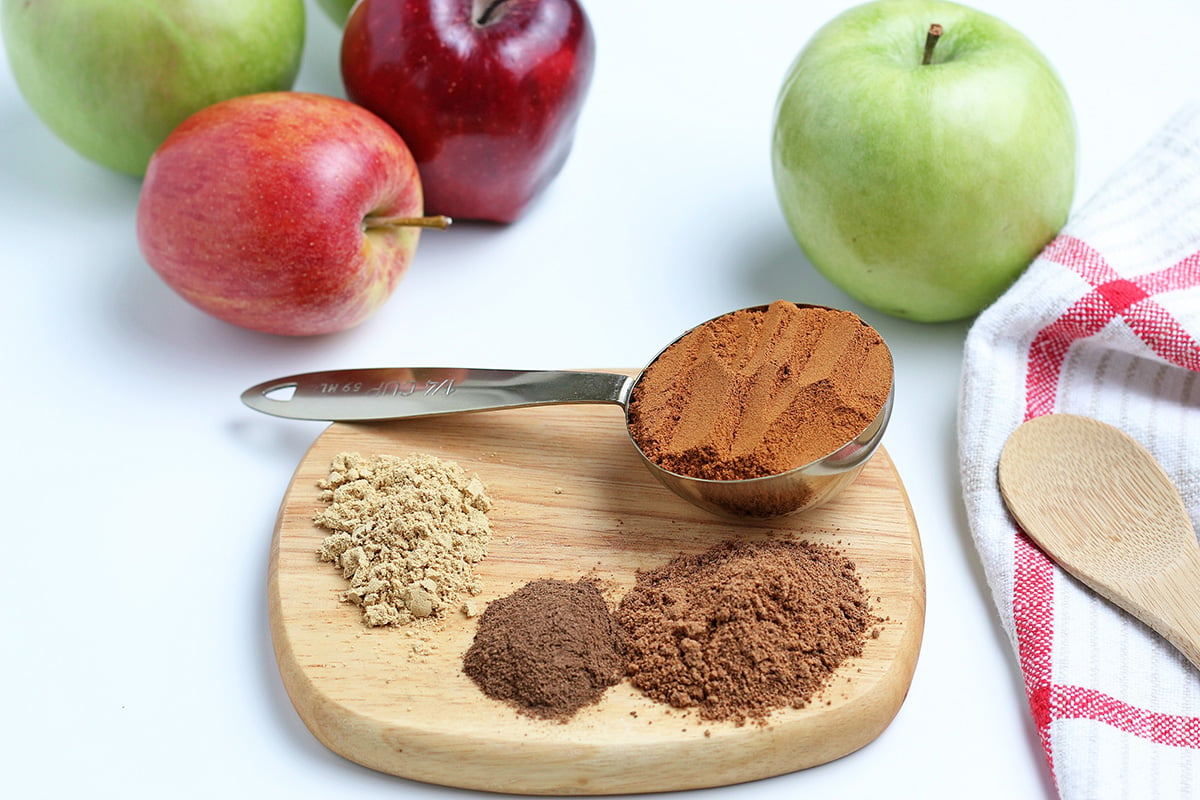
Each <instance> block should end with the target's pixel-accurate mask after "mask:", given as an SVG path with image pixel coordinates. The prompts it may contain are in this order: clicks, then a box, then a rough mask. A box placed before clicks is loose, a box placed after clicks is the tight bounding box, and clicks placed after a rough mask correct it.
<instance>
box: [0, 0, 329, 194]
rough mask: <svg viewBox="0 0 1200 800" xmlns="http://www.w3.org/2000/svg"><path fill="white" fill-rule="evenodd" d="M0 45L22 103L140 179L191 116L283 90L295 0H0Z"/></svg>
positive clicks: (299, 2) (298, 47) (290, 64)
mask: <svg viewBox="0 0 1200 800" xmlns="http://www.w3.org/2000/svg"><path fill="white" fill-rule="evenodd" d="M0 25H2V28H3V35H4V47H5V50H6V51H7V53H8V61H9V64H10V65H11V67H12V71H13V76H14V77H15V78H16V82H17V85H18V86H19V87H20V89H21V93H22V94H23V95H24V96H25V99H26V101H27V102H28V103H29V105H30V106H31V107H32V108H33V110H34V111H35V112H36V113H37V115H38V116H39V117H41V119H42V121H43V122H45V123H46V125H47V126H48V127H49V128H50V129H51V130H52V131H53V132H54V133H55V134H57V135H58V136H59V137H60V138H61V139H62V140H63V141H64V142H66V143H67V144H68V145H70V146H71V147H72V148H74V149H75V150H76V151H78V152H79V153H80V154H81V155H83V156H85V157H86V158H88V159H91V160H92V161H95V162H97V163H100V164H103V165H105V166H107V167H110V168H112V169H114V170H117V171H119V172H125V173H128V174H131V175H138V176H140V175H142V174H143V173H144V172H145V170H146V164H147V162H148V161H149V160H150V155H151V154H152V153H153V152H154V150H155V149H156V148H157V147H158V145H159V144H161V143H162V141H163V140H164V139H165V138H166V137H167V134H169V133H170V132H171V130H172V129H173V128H174V127H175V126H176V125H177V124H179V123H180V122H182V121H183V120H184V119H186V118H187V117H188V116H189V115H191V114H192V113H193V112H195V111H198V110H200V109H201V108H204V107H205V106H208V105H211V104H213V103H215V102H217V101H219V100H224V99H226V98H229V97H235V96H238V95H243V94H253V93H256V92H264V91H270V90H278V89H290V88H291V87H292V84H293V82H294V81H295V79H296V74H297V72H298V70H299V67H300V58H301V54H302V52H303V49H304V33H305V29H304V0H138V2H129V0H3V7H2V9H0Z"/></svg>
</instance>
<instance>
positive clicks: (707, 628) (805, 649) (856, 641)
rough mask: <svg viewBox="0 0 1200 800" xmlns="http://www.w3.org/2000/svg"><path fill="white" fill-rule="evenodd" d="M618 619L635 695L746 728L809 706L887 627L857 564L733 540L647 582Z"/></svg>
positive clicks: (676, 562)
mask: <svg viewBox="0 0 1200 800" xmlns="http://www.w3.org/2000/svg"><path fill="white" fill-rule="evenodd" d="M616 618H617V622H618V623H619V624H620V625H621V627H622V628H623V631H624V637H625V639H624V641H625V648H626V652H627V661H626V670H627V672H628V674H629V676H630V680H631V682H632V683H633V685H634V686H635V687H637V688H638V689H640V690H641V691H642V692H644V693H645V694H647V695H648V696H650V697H651V698H653V699H655V700H658V701H660V702H663V703H669V704H670V705H672V706H674V707H676V708H681V709H695V710H696V711H697V712H698V713H699V715H700V717H701V718H703V719H706V720H711V721H728V722H734V723H736V724H738V725H743V724H745V723H746V722H747V721H754V722H756V723H758V724H766V720H767V717H768V716H769V715H770V714H771V713H772V712H773V711H776V710H778V709H781V708H788V707H792V708H802V707H804V706H805V705H807V704H808V703H809V702H811V701H812V700H813V698H814V697H815V696H816V695H817V694H818V693H819V692H820V691H821V690H822V689H823V688H824V687H825V686H826V685H827V684H828V682H829V680H830V679H831V677H832V676H833V673H834V671H835V670H837V668H838V667H839V665H841V664H842V663H843V662H844V661H845V660H846V659H849V658H853V657H855V656H859V655H861V654H862V651H863V645H864V643H865V641H866V639H867V638H868V637H869V636H871V635H872V634H871V632H872V630H873V629H876V626H877V625H878V624H879V623H880V622H881V620H880V619H879V618H878V617H876V616H875V615H874V614H873V613H872V612H871V610H870V607H869V603H868V600H867V597H866V593H865V592H864V591H863V588H862V586H861V584H860V583H859V580H858V577H857V575H856V573H855V566H854V563H853V562H852V561H850V560H848V559H847V558H845V557H844V556H842V555H840V554H839V553H838V552H837V551H835V550H833V549H832V548H830V547H828V546H826V545H822V544H817V543H809V542H796V541H781V540H762V541H747V540H730V541H726V542H723V543H721V544H718V545H715V546H714V547H712V548H711V549H709V550H707V551H705V552H703V553H700V554H695V555H680V556H678V557H676V558H675V559H673V560H672V561H670V562H669V563H667V564H666V565H664V566H662V567H659V568H657V569H653V570H647V571H641V572H639V573H638V576H637V583H636V585H635V586H634V587H633V589H631V590H630V591H629V592H628V593H627V594H626V595H625V597H623V598H622V600H621V603H620V605H619V606H618V608H617V611H616ZM876 630H877V629H876Z"/></svg>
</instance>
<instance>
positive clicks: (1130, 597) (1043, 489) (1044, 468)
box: [999, 414, 1200, 668]
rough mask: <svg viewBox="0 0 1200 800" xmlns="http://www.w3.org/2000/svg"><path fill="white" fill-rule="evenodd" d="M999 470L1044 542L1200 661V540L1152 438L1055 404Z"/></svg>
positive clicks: (1007, 495) (1024, 520) (1013, 445)
mask: <svg viewBox="0 0 1200 800" xmlns="http://www.w3.org/2000/svg"><path fill="white" fill-rule="evenodd" d="M999 478H1000V493H1001V494H1002V495H1003V497H1004V502H1005V503H1006V504H1007V505H1008V510H1009V511H1010V512H1011V513H1012V515H1013V517H1014V518H1015V519H1016V521H1017V523H1018V524H1019V525H1020V526H1021V528H1022V529H1024V531H1025V533H1026V534H1028V535H1029V537H1030V538H1031V539H1033V541H1034V542H1036V543H1037V545H1038V547H1040V548H1041V549H1042V550H1044V551H1045V552H1046V554H1047V555H1049V556H1050V558H1052V559H1053V560H1054V561H1055V562H1056V563H1057V564H1058V565H1059V566H1061V567H1062V568H1063V569H1065V570H1066V571H1067V572H1069V573H1070V574H1072V575H1074V576H1075V577H1076V578H1078V579H1079V580H1080V581H1082V582H1083V583H1085V584H1086V585H1088V586H1090V587H1091V588H1092V589H1094V590H1095V591H1096V592H1098V593H1099V594H1100V595H1102V596H1104V597H1106V598H1108V600H1110V601H1111V602H1113V603H1115V604H1116V605H1118V606H1120V607H1121V608H1123V609H1125V610H1126V611H1128V612H1129V613H1130V614H1132V615H1133V616H1135V617H1137V618H1138V619H1140V620H1141V621H1142V622H1144V623H1146V624H1147V625H1149V626H1150V627H1151V628H1153V629H1154V630H1155V631H1157V632H1158V633H1159V634H1160V635H1162V636H1163V637H1164V638H1165V639H1166V640H1167V641H1168V642H1170V643H1171V644H1172V645H1174V646H1175V647H1176V648H1177V649H1178V650H1179V651H1180V652H1181V653H1183V654H1184V655H1185V656H1187V658H1188V660H1189V661H1191V662H1192V664H1194V665H1195V666H1196V667H1197V668H1200V545H1197V542H1196V532H1195V531H1194V530H1193V529H1192V524H1191V521H1190V520H1189V518H1188V513H1187V508H1186V506H1185V505H1184V503H1183V498H1182V497H1180V495H1179V491H1178V490H1177V489H1176V488H1175V486H1174V484H1173V483H1172V482H1171V479H1170V477H1169V476H1168V475H1167V474H1166V472H1164V471H1163V469H1162V467H1161V466H1159V464H1158V462H1157V461H1155V460H1154V457H1153V456H1152V455H1150V453H1149V452H1147V451H1146V449H1145V448H1144V447H1142V446H1141V445H1140V444H1139V443H1138V442H1137V441H1136V440H1134V439H1133V438H1132V437H1130V436H1128V435H1127V434H1125V433H1124V432H1122V431H1121V430H1119V429H1117V428H1114V427H1112V426H1111V425H1107V424H1105V423H1103V422H1100V421H1098V420H1094V419H1089V418H1087V417H1080V416H1075V415H1073V414H1049V415H1046V416H1042V417H1036V418H1034V419H1031V420H1029V421H1028V422H1025V423H1023V424H1022V425H1020V426H1019V427H1018V428H1017V429H1016V430H1015V431H1013V434H1012V436H1010V437H1009V439H1008V442H1007V443H1006V444H1005V446H1004V450H1003V452H1002V453H1001V454H1000V468H999Z"/></svg>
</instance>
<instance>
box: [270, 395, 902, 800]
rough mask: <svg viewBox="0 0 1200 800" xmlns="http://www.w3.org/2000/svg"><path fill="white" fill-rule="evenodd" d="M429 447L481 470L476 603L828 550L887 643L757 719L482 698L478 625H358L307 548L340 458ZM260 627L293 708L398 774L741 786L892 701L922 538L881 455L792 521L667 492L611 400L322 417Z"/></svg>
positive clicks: (555, 787) (799, 763) (858, 729)
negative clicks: (711, 511)
mask: <svg viewBox="0 0 1200 800" xmlns="http://www.w3.org/2000/svg"><path fill="white" fill-rule="evenodd" d="M343 451H352V452H359V453H362V454H364V455H367V454H383V453H389V454H393V455H398V456H405V455H411V454H413V453H432V454H434V455H438V456H441V457H444V458H449V459H452V460H454V461H456V462H458V463H459V464H461V465H462V466H463V467H464V468H465V469H467V471H468V472H473V473H475V474H477V475H478V476H479V477H480V479H481V480H482V481H483V482H484V484H485V485H486V487H487V490H488V493H489V494H490V495H491V497H492V499H493V504H494V505H493V508H492V509H491V511H490V512H489V517H490V519H491V523H492V527H493V531H494V536H493V539H492V544H491V547H490V551H489V554H488V556H487V558H486V559H485V560H484V561H483V562H482V563H480V564H479V565H478V568H477V575H478V576H479V578H480V579H481V581H482V583H483V585H484V593H483V594H482V595H480V596H479V597H478V598H476V600H477V601H478V603H479V605H480V606H484V605H485V604H486V603H487V602H488V601H490V600H493V599H495V598H497V597H501V596H504V595H507V594H509V593H511V592H513V591H515V590H516V589H518V588H520V587H521V586H523V585H524V584H525V583H527V582H528V581H530V580H534V579H537V578H544V577H550V578H561V579H564V580H575V579H577V578H579V577H581V576H583V575H592V576H595V577H596V578H598V579H599V580H600V581H601V582H602V585H603V586H605V587H606V596H607V597H608V600H609V601H610V603H611V604H612V605H614V606H615V604H616V602H617V601H618V600H619V599H620V596H621V595H622V594H623V593H624V592H625V591H626V590H628V589H629V588H630V587H632V586H633V583H634V580H635V573H636V571H637V570H638V569H642V568H650V567H656V566H659V565H661V564H664V563H665V562H666V561H668V560H670V559H671V558H672V557H674V556H676V555H678V554H679V553H682V552H699V551H701V550H705V549H707V548H708V547H710V546H711V545H713V544H716V543H717V542H719V541H721V540H723V539H726V538H731V537H736V538H761V537H769V536H774V537H787V538H796V539H807V540H810V541H815V542H824V543H826V544H831V545H834V546H835V547H837V548H838V549H839V550H841V551H843V552H845V553H846V554H847V555H848V556H850V557H851V558H853V559H854V561H855V562H856V564H857V567H858V571H859V576H860V579H861V581H862V583H863V585H864V587H865V588H866V590H867V592H868V593H869V596H870V597H871V600H872V606H873V610H874V611H875V612H876V613H877V614H878V615H879V616H881V617H884V618H886V622H885V624H884V625H883V626H882V632H881V635H880V636H879V638H877V639H870V640H868V641H867V644H866V647H865V651H864V653H863V655H862V656H861V657H859V658H857V659H854V660H853V661H850V662H847V663H845V664H843V665H842V667H841V669H840V670H839V671H838V673H837V674H836V675H835V677H834V680H833V682H832V683H831V685H830V686H829V687H828V688H827V689H826V691H825V692H823V693H822V695H821V696H820V697H819V698H818V699H817V700H816V701H815V702H813V703H810V704H809V706H808V707H806V708H803V709H787V710H782V711H779V712H776V713H775V714H773V715H772V716H771V717H770V718H769V720H768V724H766V725H765V726H764V725H756V724H753V723H750V724H747V725H744V726H738V725H735V724H733V723H711V722H704V721H702V720H700V719H699V718H698V717H697V716H695V714H694V713H688V712H685V711H680V710H676V709H672V708H670V707H668V706H666V705H664V704H661V703H657V702H656V701H653V700H651V699H650V698H648V697H646V696H645V695H643V694H641V693H640V692H639V691H637V690H636V689H634V688H633V687H632V686H631V685H630V684H629V682H628V681H623V682H622V683H620V684H619V685H617V686H614V687H612V688H610V689H609V690H608V691H607V692H606V693H605V695H604V697H603V698H602V699H601V701H600V702H599V703H598V704H596V705H594V706H590V707H587V708H585V709H583V710H582V711H580V712H579V713H578V714H577V715H575V716H574V717H573V718H572V719H571V720H570V721H568V722H566V723H559V722H553V721H546V720H536V719H531V718H529V717H527V716H524V715H521V714H518V713H517V712H516V711H515V710H514V709H513V708H511V707H510V706H507V705H505V704H503V703H501V702H498V701H495V700H492V699H490V698H488V697H486V696H485V695H484V694H483V693H482V692H481V691H480V690H479V689H478V687H476V685H475V684H474V683H473V682H471V680H470V679H469V678H467V676H466V675H464V674H463V672H462V657H463V654H464V653H465V652H466V650H467V648H468V647H469V646H470V644H471V641H472V638H473V636H474V634H475V630H476V627H477V624H478V618H468V617H466V616H465V615H463V614H457V613H456V614H453V615H450V616H449V617H448V618H447V619H446V620H445V621H444V622H443V623H442V624H441V625H439V626H434V627H432V628H418V627H416V626H409V628H407V629H405V628H368V627H366V626H365V625H364V624H363V622H362V615H361V612H360V610H359V609H358V608H357V607H354V606H351V605H348V604H346V603H342V602H340V601H339V599H338V596H339V594H340V593H341V592H342V591H344V590H345V588H346V581H345V579H344V578H343V577H342V575H341V573H340V571H339V570H338V569H336V568H334V567H333V566H332V565H331V564H328V563H322V562H320V561H318V559H317V556H316V551H317V549H318V548H319V546H320V543H321V540H322V539H323V538H324V536H325V533H326V532H325V531H323V530H322V529H319V528H317V527H316V526H315V525H313V523H312V518H313V515H314V513H315V512H316V511H317V510H318V509H319V508H320V507H321V505H322V501H321V500H320V497H319V490H318V488H317V482H318V481H319V480H321V479H322V478H324V477H325V476H326V475H327V473H328V470H329V465H330V462H331V460H332V458H333V457H334V456H335V455H336V454H337V453H339V452H343ZM268 583H269V587H268V591H269V609H270V624H271V631H272V637H273V641H274V647H275V655H276V659H277V661H278V665H279V670H280V674H281V677H282V679H283V683H284V686H285V687H286V689H287V692H288V695H289V696H290V698H291V700H292V703H293V704H294V706H295V708H296V711H297V712H298V713H299V715H300V717H301V718H302V719H303V721H304V723H305V724H306V725H307V726H308V728H309V730H311V731H312V733H313V734H314V735H315V736H316V737H317V739H319V740H320V741H321V742H322V743H324V744H325V745H326V746H327V747H329V748H330V749H331V750H333V751H334V752H336V753H338V754H340V755H342V756H343V757H345V758H347V759H350V760H351V761H354V762H357V763H359V764H362V765H365V766H367V767H370V768H373V769H376V770H379V771H382V772H385V773H390V774H393V775H397V776H402V777H405V778H409V779H413V780H417V781H423V782H429V783H435V784H441V785H446V786H454V787H461V788H468V789H477V790H485V791H494V792H505V793H515V794H557V795H579V794H616V793H638V792H652V791H670V790H679V789H692V788H701V787H711V786H720V785H727V784H732V783H739V782H743V781H750V780H755V779H759V778H764V777H769V776H773V775H779V774H784V773H788V772H793V771H796V770H800V769H805V768H808V767H812V766H815V765H818V764H822V763H826V762H828V761H831V760H833V759H836V758H840V757H842V756H844V755H846V754H848V753H851V752H853V751H855V750H857V749H859V748H862V747H863V746H865V745H867V744H868V743H870V742H871V741H872V740H873V739H875V738H876V737H877V736H878V735H879V734H880V733H881V732H882V731H883V730H884V729H885V728H886V727H887V726H888V724H889V723H890V722H891V721H892V719H893V718H894V717H895V715H896V713H897V712H898V711H899V709H900V707H901V704H902V703H903V701H904V698H905V695H906V693H907V691H908V687H909V684H910V682H911V680H912V675H913V671H914V669H915V667H916V662H917V657H918V652H919V650H920V645H921V637H922V632H923V627H924V618H925V573H924V564H923V560H922V554H921V543H920V538H919V535H918V532H917V527H916V524H915V521H914V519H913V515H912V510H911V508H910V506H909V503H908V498H907V495H906V494H905V491H904V488H903V485H902V483H901V481H900V478H899V476H898V475H897V474H896V471H895V468H894V466H893V464H892V462H891V460H890V458H889V457H888V454H887V452H886V450H885V449H884V448H882V447H881V448H880V449H879V450H878V451H877V452H876V454H875V455H874V457H873V458H872V459H871V461H870V462H869V463H868V464H867V466H866V467H865V469H864V470H863V472H862V474H861V475H860V476H859V478H858V479H857V480H856V481H855V482H854V483H853V484H852V485H851V486H850V487H849V488H848V489H847V490H846V491H845V492H844V493H843V494H842V495H841V496H840V497H838V498H836V499H835V500H833V501H832V502H831V503H829V504H827V505H826V506H823V507H821V508H817V509H813V510H810V511H808V512H806V513H804V514H801V515H798V516H792V517H784V518H779V519H775V520H763V521H750V522H740V521H728V520H722V519H718V518H716V517H713V516H710V515H708V514H706V513H705V512H702V511H700V510H699V509H696V508H694V507H692V506H690V505H689V504H688V503H687V502H685V501H684V500H682V499H680V498H678V497H676V496H675V495H673V494H671V493H670V492H669V491H667V490H666V489H664V488H663V487H662V486H661V485H660V484H658V483H657V482H656V480H655V479H654V478H653V477H652V476H651V475H650V473H649V472H648V471H647V470H646V469H645V467H644V466H643V465H642V464H641V462H640V461H639V460H638V457H637V455H636V454H635V451H634V449H633V445H632V444H631V443H630V442H629V439H628V437H627V435H626V433H625V426H624V424H623V420H622V416H621V410H620V409H619V408H618V407H616V406H611V405H609V406H605V405H600V406H593V405H586V406H570V405H564V406H552V407H542V408H527V409H516V410H509V411H495V412H486V413H478V414H466V415H457V416H446V417H436V418H428V419H424V420H406V421H399V422H387V423H366V424H353V425H352V424H340V423H335V424H332V425H331V426H330V427H329V428H328V429H327V430H326V431H325V432H323V433H322V434H321V436H320V437H319V438H318V439H317V441H316V442H315V443H314V444H313V446H312V448H311V449H310V451H309V452H308V453H307V455H306V456H305V457H304V459H303V461H302V462H301V464H300V465H299V467H298V468H297V471H296V473H295V476H294V478H293V480H292V483H291V485H290V486H289V487H288V490H287V492H286V495H285V497H284V499H283V502H282V505H281V508H280V512H279V517H278V521H277V525H276V530H275V535H274V538H273V541H272V548H271V557H270V568H269V577H268Z"/></svg>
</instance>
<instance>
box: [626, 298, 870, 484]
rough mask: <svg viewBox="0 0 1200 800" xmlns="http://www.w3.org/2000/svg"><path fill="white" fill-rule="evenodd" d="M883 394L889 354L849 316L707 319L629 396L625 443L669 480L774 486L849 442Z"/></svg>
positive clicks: (763, 312)
mask: <svg viewBox="0 0 1200 800" xmlns="http://www.w3.org/2000/svg"><path fill="white" fill-rule="evenodd" d="M891 385H892V357H891V353H890V351H889V350H888V348H887V345H886V344H885V343H884V341H883V339H882V338H881V337H880V336H879V334H878V333H877V332H876V331H875V330H874V329H873V328H871V327H870V326H869V325H867V324H866V323H865V322H863V321H862V320H861V319H860V318H859V317H858V316H857V315H855V314H853V313H851V312H849V311H835V310H830V309H824V308H807V307H801V306H798V305H796V304H795V303H790V302H787V301H784V300H777V301H775V302H774V303H771V304H770V305H769V306H767V307H766V308H765V309H763V308H752V309H742V310H739V311H735V312H732V313H730V314H726V315H724V316H721V317H717V318H716V319H714V320H710V321H709V322H706V323H704V324H703V325H700V326H698V327H696V328H694V329H693V330H691V331H689V332H688V333H686V334H684V336H682V337H681V338H680V339H679V340H677V341H676V342H675V343H674V344H672V345H671V346H670V347H668V348H667V349H666V350H664V351H663V353H662V354H660V355H659V357H658V358H656V359H655V360H654V362H653V363H651V364H650V366H648V367H647V368H646V370H645V373H644V374H643V375H642V377H641V378H640V379H639V380H638V382H637V384H636V386H635V387H634V389H633V394H632V396H631V398H630V405H629V432H630V434H631V435H632V436H633V439H634V441H635V442H637V444H638V447H639V448H640V449H641V450H642V452H643V453H645V455H646V457H647V458H649V459H650V460H651V461H653V462H654V463H656V464H658V465H659V466H661V467H663V468H665V469H667V470H669V471H671V472H676V473H679V474H683V475H689V476H692V477H696V478H707V479H710V480H737V479H744V478H756V477H760V476H764V475H776V474H778V473H781V472H786V471H788V470H790V469H793V468H795V467H800V466H803V465H805V464H808V463H811V462H813V461H816V460H817V459H819V458H822V457H824V456H826V455H829V454H830V453H832V452H834V451H836V450H837V449H838V448H839V447H841V446H842V445H844V444H846V443H847V442H849V441H850V440H852V439H853V438H854V437H856V436H857V435H858V434H859V433H861V432H862V431H863V430H864V429H865V428H866V427H867V426H868V425H869V424H870V423H871V422H872V421H873V420H874V419H875V417H876V416H877V415H878V414H879V412H880V410H881V409H882V408H883V406H884V403H885V402H886V400H887V396H888V392H889V391H890V390H891Z"/></svg>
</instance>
